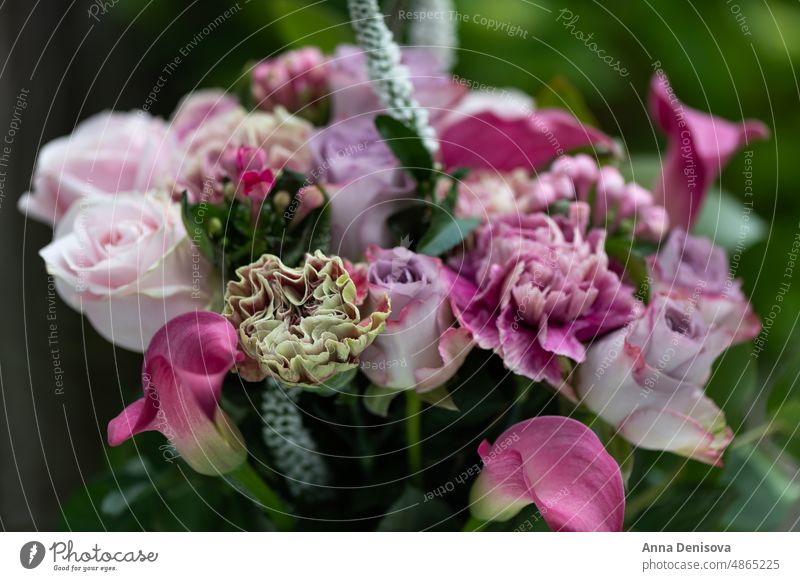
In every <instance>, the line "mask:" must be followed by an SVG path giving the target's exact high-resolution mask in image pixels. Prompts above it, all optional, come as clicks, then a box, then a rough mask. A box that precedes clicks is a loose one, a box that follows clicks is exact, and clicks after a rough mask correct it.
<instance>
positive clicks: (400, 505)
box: [377, 486, 458, 532]
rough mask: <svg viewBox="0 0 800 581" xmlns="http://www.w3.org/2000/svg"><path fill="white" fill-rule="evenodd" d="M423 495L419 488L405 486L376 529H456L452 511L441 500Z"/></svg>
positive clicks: (416, 530) (414, 530) (415, 530)
mask: <svg viewBox="0 0 800 581" xmlns="http://www.w3.org/2000/svg"><path fill="white" fill-rule="evenodd" d="M430 496H431V495H430V494H428V495H423V494H422V493H421V492H420V491H419V490H417V489H416V488H413V487H411V486H407V487H406V489H405V491H404V492H403V494H402V496H400V497H399V498H398V499H397V500H396V501H395V502H394V504H392V506H390V507H389V508H388V509H387V511H386V516H385V517H383V519H381V522H380V523H378V529H377V530H378V531H384V532H385V531H412V532H418V531H423V530H437V531H453V530H458V526H457V524H456V520H455V519H453V518H451V517H452V511H451V510H450V508H449V507H448V506H447V505H446V504H445V503H444V502H442V501H441V500H439V499H437V498H430Z"/></svg>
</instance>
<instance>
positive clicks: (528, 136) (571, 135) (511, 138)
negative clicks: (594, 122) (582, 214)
mask: <svg viewBox="0 0 800 581" xmlns="http://www.w3.org/2000/svg"><path fill="white" fill-rule="evenodd" d="M589 145H592V146H600V147H603V148H605V149H608V150H613V149H614V147H615V145H614V142H613V141H612V139H611V138H610V137H608V136H607V135H606V134H604V133H603V132H602V131H599V130H597V129H594V128H592V127H588V126H586V125H584V124H582V123H581V122H580V121H578V120H577V119H575V117H573V116H572V115H570V114H569V113H567V112H566V111H561V110H558V109H542V110H541V111H536V112H535V113H522V112H519V113H516V114H513V115H502V114H500V113H499V112H497V111H493V110H484V111H480V112H477V113H474V114H469V115H463V116H462V118H461V119H460V120H457V121H453V122H451V123H449V124H448V125H447V127H446V128H444V130H443V131H442V132H441V136H440V147H441V154H442V161H443V162H444V165H445V167H446V168H447V169H453V168H456V167H468V168H472V169H491V170H493V171H511V170H514V169H516V168H525V169H536V168H540V167H542V166H543V165H544V164H546V163H547V162H549V161H551V160H552V159H554V158H555V157H557V156H559V155H563V154H564V153H565V152H567V151H569V150H572V149H576V148H579V147H584V146H589Z"/></svg>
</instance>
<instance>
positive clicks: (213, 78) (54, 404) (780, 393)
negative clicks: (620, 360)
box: [0, 0, 800, 530]
mask: <svg viewBox="0 0 800 581" xmlns="http://www.w3.org/2000/svg"><path fill="white" fill-rule="evenodd" d="M389 4H391V3H387V4H385V6H386V7H387V9H389V8H391V7H390V6H389ZM396 4H397V6H395V8H397V7H400V8H403V7H404V6H403V3H402V2H399V3H396ZM406 4H407V3H406ZM455 4H456V10H458V11H459V13H460V15H461V17H460V20H461V23H460V30H459V36H460V46H461V49H460V50H459V51H458V63H457V65H456V67H455V70H454V72H455V73H456V74H458V75H459V76H461V77H463V78H464V79H468V80H470V81H474V82H477V83H486V84H490V85H498V86H502V87H506V86H513V87H517V88H519V89H521V90H523V91H525V92H527V93H529V94H532V95H545V99H547V98H548V97H547V95H548V92H547V89H546V86H547V84H548V82H549V81H551V80H552V79H553V78H554V77H556V76H559V75H560V76H563V77H566V78H567V79H568V80H569V82H570V83H572V84H573V85H574V86H575V87H576V88H577V89H578V90H579V91H580V93H581V94H582V95H583V97H584V99H585V101H586V103H587V104H588V107H589V108H590V110H591V112H592V114H593V115H594V117H595V118H596V119H597V121H598V123H599V125H600V126H601V127H602V128H603V129H604V130H605V131H606V132H608V133H609V134H612V135H615V136H618V137H619V138H620V139H621V140H622V141H623V142H624V144H625V146H626V148H627V150H628V151H629V152H630V154H631V160H630V161H625V162H623V167H624V168H625V169H626V170H627V171H628V172H629V173H632V174H633V175H634V177H635V178H636V179H637V180H640V181H643V182H644V183H645V184H647V183H648V181H649V179H651V177H652V174H653V167H654V166H653V159H654V158H653V156H654V155H657V154H658V152H659V151H661V150H663V147H664V141H663V139H662V138H661V136H660V135H658V133H657V132H656V131H655V130H654V128H653V127H652V125H651V124H650V121H649V117H648V115H647V110H646V99H647V87H648V83H649V79H650V76H651V75H652V72H653V63H654V62H656V61H659V62H660V63H661V66H662V67H663V69H664V70H665V71H666V72H667V74H668V75H669V77H670V80H671V81H672V84H673V87H674V89H675V92H676V94H677V95H678V96H679V97H680V98H681V99H682V100H683V101H684V102H685V103H687V104H688V105H690V106H692V107H695V108H698V109H702V110H706V111H711V112H713V113H715V114H718V115H721V116H723V117H727V118H730V119H740V118H743V117H754V118H759V119H761V120H763V121H764V122H765V123H766V124H767V125H768V126H769V127H770V128H771V130H772V138H771V140H769V141H767V142H763V143H757V144H754V145H753V146H752V149H753V151H754V157H753V167H752V170H753V176H752V178H753V187H754V188H755V192H756V194H755V211H756V213H758V214H759V215H760V216H761V218H762V220H763V224H762V226H763V227H762V229H761V232H760V235H758V234H759V232H754V234H753V236H751V237H750V238H749V239H748V241H747V243H748V247H747V249H746V250H745V251H744V252H743V254H742V256H741V260H740V261H739V262H738V268H737V269H736V271H735V274H736V275H737V276H738V277H740V278H742V279H743V281H744V283H743V287H744V289H745V292H746V293H747V294H748V295H750V296H751V297H752V301H753V304H754V307H755V310H756V311H757V312H758V313H760V314H761V315H762V316H765V315H767V314H769V313H770V312H771V311H773V310H774V305H776V304H777V303H776V301H777V299H776V296H777V295H778V294H779V290H780V287H779V285H780V284H781V283H782V282H787V281H788V282H790V283H791V285H790V287H789V290H788V293H787V294H786V295H785V298H784V300H783V302H782V303H781V307H782V310H781V312H780V313H779V314H778V315H777V316H775V317H774V321H773V323H772V325H771V327H770V330H769V334H768V335H767V336H766V342H765V345H764V349H763V351H762V352H761V353H760V355H759V356H758V357H757V358H755V357H753V356H752V354H751V352H750V347H749V346H745V347H740V348H737V349H736V350H735V351H733V352H729V353H727V354H726V355H725V356H724V357H723V358H722V359H721V361H720V363H719V364H718V367H717V371H716V372H715V376H714V379H713V381H712V385H711V386H710V388H709V389H710V391H711V392H712V395H713V397H714V398H715V399H716V400H717V402H718V403H719V404H720V405H722V407H723V408H725V410H726V412H727V413H728V415H729V418H730V421H731V424H732V426H733V427H734V429H736V430H737V432H738V433H739V434H746V436H745V437H743V438H741V440H740V441H742V442H744V443H743V444H740V445H738V446H737V445H735V446H734V448H733V449H732V450H731V452H730V453H729V454H728V465H727V467H726V469H725V471H724V472H720V471H715V472H714V473H713V475H712V472H711V471H710V470H709V469H707V468H705V467H702V468H701V467H699V466H696V465H694V464H693V465H691V466H690V467H689V468H683V469H681V466H682V465H683V464H684V462H683V460H682V459H677V458H663V457H662V458H661V460H660V461H659V464H658V466H657V468H654V469H653V470H649V471H640V473H639V474H636V473H635V474H634V477H633V478H634V482H636V479H637V478H639V479H640V482H639V484H641V489H642V490H646V491H648V494H652V496H651V497H648V498H646V499H645V501H640V502H639V505H637V506H635V507H634V508H636V510H637V511H638V512H637V513H636V514H637V518H636V519H635V521H634V526H635V527H637V528H643V529H647V528H650V529H654V528H655V529H660V528H663V527H665V526H666V527H667V528H675V529H682V528H684V529H685V528H688V529H692V528H695V527H697V528H730V529H735V530H753V529H768V530H769V529H786V528H792V527H794V528H796V527H797V526H798V525H797V519H798V516H799V515H800V509H798V499H800V484H798V480H797V476H798V472H797V466H798V462H800V438H799V437H798V431H797V426H798V423H800V386H798V385H797V378H798V374H800V357H798V355H797V348H796V345H797V344H798V343H797V341H798V338H800V333H798V325H797V322H798V316H800V315H799V313H800V270H798V271H797V272H795V273H792V276H793V277H795V278H797V279H796V280H791V278H786V277H785V275H786V272H787V271H786V268H787V264H788V261H789V259H790V257H789V256H788V253H789V252H790V250H791V247H792V241H793V240H794V238H795V236H797V235H798V233H800V199H798V196H797V194H796V192H797V191H798V189H799V188H800V163H798V162H797V161H796V160H797V158H798V156H799V155H800V139H798V133H799V132H800V115H799V114H798V112H797V111H798V105H800V88H799V87H798V80H797V73H796V70H795V68H794V62H795V60H796V59H797V58H798V56H800V36H798V35H797V33H796V31H797V30H798V29H800V4H798V2H797V1H792V0H770V1H768V2H767V1H756V0H738V1H736V2H728V1H726V0H714V1H695V2H691V1H687V0H649V1H644V2H630V1H623V0H620V1H616V2H613V1H608V2H602V3H600V2H594V1H589V0H580V1H578V0H569V1H567V2H552V1H550V0H537V1H536V2H531V1H527V0H495V1H493V2H479V1H477V0H461V1H457V2H456V3H455ZM101 5H105V8H103V9H102V10H101V9H100V6H101ZM92 6H97V8H96V11H95V15H96V19H93V18H91V17H90V16H89V12H88V11H89V10H93V8H92ZM226 10H227V11H229V16H228V17H225V18H224V19H222V20H218V17H219V16H220V15H222V14H223V13H225V11H226ZM562 10H567V11H569V12H571V14H572V18H573V19H574V17H575V16H578V17H579V18H578V20H577V21H575V20H573V21H572V22H573V25H574V28H570V29H567V28H566V27H565V26H564V24H565V23H564V20H565V18H564V14H562V13H561V11H562ZM560 14H561V16H560ZM484 19H487V20H488V19H492V20H494V21H496V22H499V23H501V24H502V23H507V26H498V27H496V28H497V29H496V30H493V29H492V28H491V27H487V26H485V25H482V24H481V22H483V21H485V20H484ZM215 20H217V24H216V25H214V27H213V30H210V32H208V33H206V31H208V30H209V26H210V23H213V22H214V21H215ZM395 24H398V25H400V24H402V22H397V23H395ZM0 26H1V27H2V34H0V48H2V53H0V56H2V61H3V62H5V65H4V67H3V69H2V72H0V76H1V77H2V79H1V81H2V107H1V108H0V111H2V113H3V114H4V115H5V116H6V117H7V118H9V119H10V117H11V111H12V109H13V102H14V97H15V95H16V94H17V93H18V92H19V90H20V89H21V88H28V89H30V95H31V96H30V100H29V102H30V106H29V108H28V110H27V111H26V113H25V118H24V124H23V130H22V131H21V132H20V135H19V137H18V139H17V142H16V144H15V149H14V167H13V172H12V175H11V176H10V178H9V180H8V182H7V184H6V192H7V196H9V197H7V198H6V199H5V200H4V202H3V205H2V207H1V208H0V209H1V212H0V219H2V236H3V244H2V249H1V250H0V251H2V253H3V265H4V267H5V268H6V271H7V273H8V275H9V278H8V279H7V282H6V283H5V284H3V285H2V289H1V290H0V293H2V294H1V295H0V304H3V305H5V306H6V308H5V309H4V311H5V312H4V314H3V315H2V316H3V335H2V350H0V357H2V360H1V362H2V368H1V372H2V379H3V386H2V389H3V399H2V405H3V407H4V408H5V409H4V413H2V414H0V418H2V419H0V422H2V423H4V424H7V425H5V426H0V433H3V434H4V436H3V437H2V442H0V444H1V445H0V453H2V457H0V461H1V462H2V466H1V467H0V486H2V488H0V518H2V522H1V523H0V525H2V528H4V529H12V530H15V529H30V528H45V529H46V528H52V527H54V526H56V522H57V520H58V519H59V517H61V516H62V515H63V512H62V511H63V504H64V502H65V499H66V498H67V496H68V495H69V493H70V492H72V491H74V490H75V489H76V488H77V487H80V485H81V483H82V482H83V481H85V480H86V479H88V478H89V477H90V476H91V475H92V474H93V473H95V472H97V471H98V470H99V469H101V468H102V466H103V465H104V464H105V462H106V459H105V457H104V455H103V436H104V430H105V423H106V422H107V421H108V419H109V418H110V417H112V416H113V415H114V414H116V412H117V410H118V409H119V407H120V403H121V402H120V401H119V397H118V395H115V394H118V390H119V385H118V382H119V383H123V384H124V382H125V381H128V382H131V383H134V382H135V379H136V377H137V367H138V366H139V364H140V358H139V357H138V356H136V355H133V354H130V353H126V352H123V351H114V349H113V348H112V347H111V346H109V345H108V344H107V343H105V342H104V341H103V340H102V339H100V338H99V337H97V336H96V334H95V333H94V331H93V330H92V329H91V328H89V327H85V326H83V325H82V323H81V319H80V317H79V316H78V315H76V314H75V313H73V312H71V311H69V309H68V308H67V307H66V306H65V305H60V307H59V326H60V332H61V334H62V337H64V338H67V337H74V338H75V339H76V340H75V341H71V340H70V341H65V343H66V344H65V345H64V350H65V356H64V362H65V363H64V364H65V367H66V376H67V380H68V387H67V389H66V390H65V391H66V393H65V395H64V396H54V395H53V387H52V382H53V378H52V373H51V372H50V369H48V368H47V366H46V365H42V363H41V362H43V361H45V358H46V357H49V354H48V353H49V352H48V350H47V349H48V348H47V337H46V334H47V322H46V320H45V318H44V306H45V304H46V275H45V272H44V268H43V265H42V263H41V261H40V260H39V258H38V256H37V254H36V253H37V250H38V249H39V248H41V247H42V246H43V245H44V244H46V243H47V242H48V241H49V239H50V236H51V233H50V230H49V228H47V227H45V226H42V225H39V224H35V223H29V224H28V225H27V226H26V225H25V224H24V220H23V219H22V217H21V216H20V215H19V214H18V213H17V212H16V210H15V208H14V203H15V202H16V199H15V198H13V197H12V194H13V196H18V195H19V194H21V193H22V192H23V191H25V190H26V189H27V188H28V184H29V181H30V176H31V173H32V169H33V163H34V159H35V155H36V151H37V150H38V148H39V147H40V146H41V144H43V143H45V142H47V141H48V140H50V139H53V138H55V137H57V136H60V135H63V134H66V133H68V132H69V131H70V130H71V129H72V127H74V125H75V124H76V123H77V122H78V121H80V120H81V119H83V118H86V117H88V116H90V115H92V114H94V113H96V112H98V111H100V110H103V109H108V108H114V109H119V110H129V109H133V108H138V107H141V106H142V104H143V103H144V102H145V100H146V99H147V95H148V93H149V92H150V90H151V89H152V87H153V85H154V83H155V82H156V79H157V77H158V76H159V74H161V71H162V68H163V67H164V66H165V65H166V64H167V63H169V62H170V61H172V60H173V59H174V57H176V56H178V55H181V56H182V58H181V64H180V66H179V67H178V68H177V69H176V70H175V71H174V72H173V73H171V74H170V75H169V78H168V82H167V84H166V86H165V88H164V89H163V90H162V92H161V93H160V94H159V96H158V100H157V101H156V103H155V105H154V106H153V108H152V112H153V113H155V114H160V115H164V116H167V115H169V113H170V112H171V111H172V109H173V108H174V106H175V104H176V103H177V101H178V99H179V98H180V96H181V95H182V94H184V93H186V92H188V91H190V90H191V89H192V88H194V87H207V86H222V87H227V88H230V89H231V90H233V89H234V88H235V87H236V86H237V84H238V83H239V82H240V80H241V72H242V69H243V66H244V65H245V63H247V62H249V61H252V60H255V59H259V58H263V57H265V56H268V55H270V54H274V53H276V52H277V51H281V50H285V49H288V48H293V47H298V46H302V45H305V44H317V45H319V46H321V47H322V48H323V49H325V50H326V51H330V50H332V49H333V48H334V47H335V46H336V45H337V44H339V43H343V42H352V41H353V38H352V32H351V29H350V27H349V24H348V18H347V15H346V2H345V1H344V0H322V1H320V2H300V1H295V0H270V1H263V2H262V1H257V0H254V1H250V2H246V1H245V0H239V2H238V3H235V2H233V3H231V2H226V1H205V0H204V1H203V2H200V1H198V0H195V1H193V2H188V3H173V2H155V1H149V2H146V1H144V0H138V1H134V0H118V1H117V2H116V3H112V2H106V3H97V4H94V3H92V2H88V1H85V2H78V3H69V2H66V1H64V2H60V1H59V2H57V1H52V2H48V5H47V7H42V6H39V5H38V4H37V6H35V7H31V6H23V5H17V6H11V5H9V4H7V3H4V4H2V5H0ZM513 26H516V27H518V28H517V29H516V30H517V32H516V33H513V34H509V33H508V32H509V31H510V30H511V27H513ZM575 30H580V31H582V32H583V33H584V34H585V35H589V34H592V35H593V38H592V41H594V42H596V43H597V46H598V48H600V49H603V50H605V51H606V54H608V55H612V56H613V57H615V59H616V60H619V61H620V64H621V65H622V66H623V67H624V68H625V69H627V71H629V74H628V75H627V76H624V77H623V76H621V75H620V74H619V73H617V72H615V71H614V70H613V69H612V68H611V67H609V66H608V65H606V64H605V63H603V62H601V61H600V59H599V58H598V56H597V55H596V54H595V53H594V52H592V51H591V50H589V49H588V48H587V46H586V45H585V42H582V41H581V40H579V39H578V38H576V36H575V35H574V34H572V33H571V31H572V32H574V31H575ZM550 97H552V95H550ZM648 156H649V157H648ZM743 169H744V161H743V156H742V155H741V154H740V155H738V156H737V157H735V158H734V159H733V160H732V161H731V163H730V165H729V167H728V169H727V171H726V172H725V173H724V174H723V176H722V178H721V183H722V185H723V187H724V190H725V191H727V192H729V193H730V199H728V200H727V201H725V202H724V203H721V202H720V200H721V199H722V197H721V196H722V190H720V189H718V188H715V189H714V190H713V191H712V192H711V193H710V194H709V200H710V201H709V208H710V210H708V209H707V212H706V215H705V216H704V223H703V231H704V232H705V233H707V234H710V235H716V236H717V238H718V242H720V243H726V241H727V242H728V243H729V241H730V236H729V233H730V232H731V231H734V232H735V231H736V230H737V228H738V225H737V223H736V220H737V219H738V218H739V216H740V215H741V204H740V202H739V201H741V200H742V199H743V193H744V179H745V178H744V176H743V174H742V171H743ZM731 200H733V201H731ZM737 200H739V201H737ZM726 237H727V238H726ZM8 281H10V282H8ZM82 334H83V336H84V337H85V341H84V343H83V344H82V343H81V342H80V341H79V340H78V339H77V338H79V337H81V336H82ZM125 387H126V388H127V387H128V386H125ZM765 433H766V435H767V436H768V437H767V438H766V439H763V440H762V436H763V435H764V434H765ZM5 434H8V435H9V437H8V439H6V436H5ZM767 440H768V441H767ZM643 458H644V460H645V461H647V458H648V456H647V455H646V454H645V455H643ZM679 470H680V472H679V473H678V471H679ZM673 471H674V472H673ZM676 473H677V474H678V477H677V478H676V479H675V481H674V482H672V483H671V484H670V486H671V487H672V488H671V489H670V490H666V489H665V490H666V491H665V490H659V488H658V487H659V486H660V485H661V483H664V482H670V479H671V478H672V476H674V475H675V474H676ZM698 483H702V487H698V486H697V484H698ZM734 489H735V491H736V494H733V493H732V492H731V491H732V490H734ZM676 501H677V504H675V502H676ZM709 511H715V512H718V513H720V514H721V518H720V519H718V520H717V521H715V522H714V523H710V522H708V521H707V519H706V517H705V515H706V514H707V513H708V512H709ZM665 523H667V524H665Z"/></svg>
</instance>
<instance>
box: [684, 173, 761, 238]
mask: <svg viewBox="0 0 800 581" xmlns="http://www.w3.org/2000/svg"><path fill="white" fill-rule="evenodd" d="M692 231H693V233H694V234H695V235H696V236H705V237H706V238H710V239H711V240H713V241H714V244H716V245H718V246H722V247H723V248H725V249H726V250H727V251H728V252H730V253H737V252H741V251H742V250H743V249H745V248H748V247H750V246H752V245H753V244H755V243H756V242H760V241H761V240H763V239H764V238H765V236H766V234H767V231H768V226H767V224H766V222H764V220H763V219H762V218H761V217H760V216H759V215H758V214H756V213H755V211H754V210H753V209H752V207H750V206H746V205H745V204H744V203H743V202H742V201H741V200H739V199H737V198H735V197H734V196H733V195H731V194H730V193H728V192H727V191H725V190H723V189H716V188H712V189H711V190H709V192H708V193H707V194H706V197H705V199H704V200H703V205H702V207H701V208H700V215H699V216H698V218H697V222H696V223H695V225H694V228H693V230H692Z"/></svg>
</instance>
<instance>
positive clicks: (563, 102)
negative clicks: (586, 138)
mask: <svg viewBox="0 0 800 581" xmlns="http://www.w3.org/2000/svg"><path fill="white" fill-rule="evenodd" d="M536 104H537V106H538V107H539V108H541V109H546V108H554V109H566V110H567V111H569V113H570V114H571V115H572V116H573V117H575V118H576V119H577V120H578V121H581V122H582V123H586V124H587V125H591V126H593V127H598V126H599V123H598V122H597V119H596V118H595V116H594V115H593V114H592V111H591V109H589V105H587V104H586V100H585V99H584V98H583V95H582V94H581V92H580V91H579V90H578V89H577V88H576V87H575V85H573V84H572V83H570V82H569V80H567V78H566V77H564V76H562V75H558V76H556V77H554V78H553V79H552V80H551V81H550V82H549V83H547V86H546V87H545V88H543V89H542V90H541V91H540V92H539V94H538V95H537V96H536Z"/></svg>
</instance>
